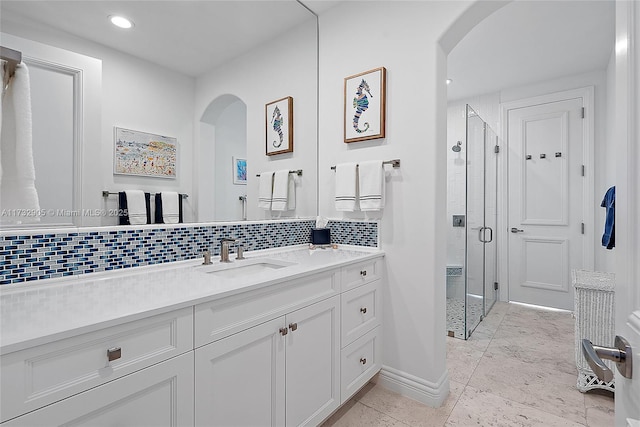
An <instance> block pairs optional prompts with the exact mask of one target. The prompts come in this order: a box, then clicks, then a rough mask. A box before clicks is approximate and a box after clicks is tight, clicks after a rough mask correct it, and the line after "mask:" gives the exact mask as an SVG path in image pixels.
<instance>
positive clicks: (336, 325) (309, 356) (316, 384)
mask: <svg viewBox="0 0 640 427" xmlns="http://www.w3.org/2000/svg"><path fill="white" fill-rule="evenodd" d="M339 306H340V298H339V296H336V297H332V298H329V299H327V300H324V301H321V302H319V303H316V304H313V305H310V306H308V307H305V308H302V309H300V310H297V311H294V312H292V313H290V314H288V315H287V325H288V327H289V334H288V335H287V336H286V343H287V381H286V382H287V397H286V402H287V404H286V417H287V420H286V425H287V426H288V427H292V426H299V425H317V424H319V423H320V421H322V420H323V419H325V418H326V417H327V416H329V415H330V414H331V413H332V412H333V411H334V410H335V409H337V408H338V406H339V405H340V365H339V363H340V310H339Z"/></svg>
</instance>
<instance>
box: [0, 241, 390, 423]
mask: <svg viewBox="0 0 640 427" xmlns="http://www.w3.org/2000/svg"><path fill="white" fill-rule="evenodd" d="M383 256H384V254H383V252H381V251H377V250H376V251H367V250H352V249H336V250H334V249H328V250H314V251H311V250H308V249H306V248H301V247H297V248H294V249H292V250H280V251H278V252H272V251H268V253H262V254H259V255H253V256H248V257H247V259H246V260H242V261H235V262H233V263H231V264H221V263H214V264H212V265H210V266H202V265H200V264H201V262H200V261H198V262H196V261H185V262H177V263H172V264H168V265H159V266H151V267H142V268H136V269H129V271H119V272H117V273H101V274H96V275H85V276H78V277H76V278H74V279H71V280H66V281H60V282H49V283H42V284H38V285H29V286H19V287H6V289H1V290H0V298H1V301H2V319H1V320H2V325H1V330H0V337H1V339H2V341H1V343H0V352H1V355H2V356H1V357H2V360H1V366H0V369H1V374H2V375H1V390H0V391H1V394H0V396H1V397H0V399H1V401H0V404H1V417H2V418H1V421H2V422H3V425H7V426H14V425H16V426H17V425H28V426H36V425H47V426H51V425H61V424H65V425H66V424H70V425H73V424H94V425H95V424H97V425H102V424H110V425H113V424H119V425H154V426H160V425H190V426H193V425H196V426H201V425H202V426H204V425H207V426H227V425H260V426H267V425H278V426H281V425H288V426H294V425H295V426H298V425H317V424H319V423H320V422H322V421H323V420H324V419H325V418H327V417H328V416H329V415H330V414H331V413H332V412H334V411H335V410H336V409H337V408H338V407H339V406H340V405H341V404H343V403H344V402H346V401H347V400H348V399H349V398H350V397H351V396H352V395H353V394H354V393H355V392H357V391H358V389H359V388H361V387H362V386H363V385H364V384H366V383H367V382H368V381H369V380H370V379H371V378H372V377H373V376H374V375H375V374H376V373H377V372H378V371H379V370H380V368H381V360H380V354H381V335H380V330H381V327H380V325H381V318H380V314H381V289H382V286H383V280H384V279H383V278H384V274H383Z"/></svg>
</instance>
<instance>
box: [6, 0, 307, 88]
mask: <svg viewBox="0 0 640 427" xmlns="http://www.w3.org/2000/svg"><path fill="white" fill-rule="evenodd" d="M0 10H1V12H2V13H1V15H0V16H1V19H2V21H1V24H2V26H3V27H4V25H5V24H6V23H8V22H11V21H13V22H17V23H18V25H19V23H21V22H25V20H27V21H34V22H36V23H37V25H45V26H49V27H53V28H55V29H57V30H62V31H64V32H67V33H70V34H73V35H75V36H79V37H81V38H83V39H87V40H91V41H93V42H96V43H100V44H102V45H105V46H108V47H111V48H114V49H116V50H119V51H122V52H125V53H128V54H131V55H134V56H137V57H140V58H143V59H146V60H148V61H151V62H153V63H156V64H159V65H162V66H164V67H167V68H169V69H174V70H176V71H179V72H181V73H183V74H187V75H190V76H193V77H195V76H199V75H201V74H203V73H205V72H207V71H210V70H212V69H213V68H215V67H217V66H218V65H220V64H222V63H224V62H226V61H228V60H229V59H231V58H234V57H236V56H239V55H241V54H242V53H244V52H246V51H248V50H250V49H251V48H252V47H255V46H256V45H258V44H261V43H265V42H267V41H269V40H277V37H278V35H280V34H283V33H285V32H286V31H287V30H289V29H291V28H293V27H295V26H297V25H301V24H302V23H305V22H309V25H315V19H314V20H313V21H310V19H312V18H314V16H313V14H312V13H311V12H309V11H308V10H307V9H306V8H305V7H304V6H302V5H300V4H299V3H298V2H296V1H295V0H279V1H272V0H271V1H270V0H253V1H249V0H243V1H238V0H236V1H233V0H227V1H223V0H209V1H201V0H200V1H192V0H181V1H162V0H160V1H148V0H140V1H111V0H98V1H73V0H71V1H69V0H66V1H51V0H46V1H41V0H40V1H24V0H21V1H15V0H2V1H1V2H0ZM116 14H119V15H124V16H126V17H128V18H130V19H131V20H133V21H134V23H135V26H134V28H133V29H131V30H122V29H119V28H116V27H114V26H113V25H112V24H111V23H110V22H109V21H108V19H107V18H108V16H109V15H116ZM277 46H278V48H279V49H286V46H287V40H286V39H283V40H277Z"/></svg>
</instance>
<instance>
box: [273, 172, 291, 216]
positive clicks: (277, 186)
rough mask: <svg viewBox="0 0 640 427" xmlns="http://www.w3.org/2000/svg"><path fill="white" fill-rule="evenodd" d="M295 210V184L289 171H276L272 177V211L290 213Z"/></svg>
mask: <svg viewBox="0 0 640 427" xmlns="http://www.w3.org/2000/svg"><path fill="white" fill-rule="evenodd" d="M295 208H296V184H295V181H294V178H293V174H290V173H289V169H284V170H279V171H276V172H275V174H274V176H273V198H272V201H271V210H272V211H290V210H293V209H295Z"/></svg>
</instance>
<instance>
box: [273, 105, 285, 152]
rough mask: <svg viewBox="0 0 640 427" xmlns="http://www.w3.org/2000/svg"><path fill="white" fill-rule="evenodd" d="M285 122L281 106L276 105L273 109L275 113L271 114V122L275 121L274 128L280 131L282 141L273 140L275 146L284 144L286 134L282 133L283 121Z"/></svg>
mask: <svg viewBox="0 0 640 427" xmlns="http://www.w3.org/2000/svg"><path fill="white" fill-rule="evenodd" d="M283 122H284V120H283V118H282V114H281V113H280V108H278V106H277V105H276V108H274V109H273V114H272V115H271V123H273V130H274V131H276V132H278V135H279V136H280V142H278V141H273V142H272V144H273V146H274V147H275V148H278V147H280V146H281V145H282V141H283V139H284V135H283V134H282V123H283Z"/></svg>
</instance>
